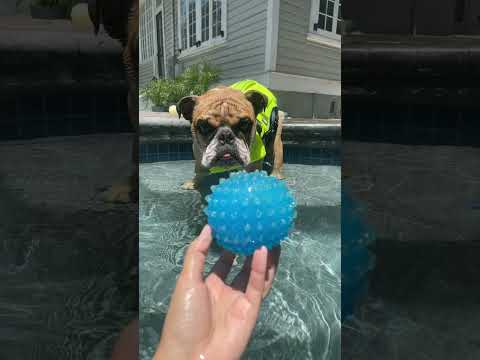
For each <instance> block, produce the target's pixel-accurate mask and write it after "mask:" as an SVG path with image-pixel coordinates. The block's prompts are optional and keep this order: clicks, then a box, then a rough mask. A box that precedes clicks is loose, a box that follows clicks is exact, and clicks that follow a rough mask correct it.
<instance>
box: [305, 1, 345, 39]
mask: <svg viewBox="0 0 480 360" xmlns="http://www.w3.org/2000/svg"><path fill="white" fill-rule="evenodd" d="M335 3H336V4H337V2H335ZM319 8H320V0H312V6H311V8H310V24H309V28H308V29H309V30H308V33H307V40H310V41H312V42H315V43H319V44H322V45H324V46H327V47H333V48H340V47H341V40H342V37H341V35H338V34H337V33H336V30H337V23H336V22H335V24H334V27H333V29H332V30H333V31H332V32H330V31H326V30H323V29H318V30H316V31H314V30H313V24H315V23H316V22H317V20H318V10H319ZM337 16H338V6H335V8H334V11H333V17H334V18H337Z"/></svg>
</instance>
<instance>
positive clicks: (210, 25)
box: [178, 0, 226, 55]
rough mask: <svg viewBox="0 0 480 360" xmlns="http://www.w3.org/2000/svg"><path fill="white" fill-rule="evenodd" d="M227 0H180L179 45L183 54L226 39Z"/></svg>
mask: <svg viewBox="0 0 480 360" xmlns="http://www.w3.org/2000/svg"><path fill="white" fill-rule="evenodd" d="M225 15H226V0H178V34H179V36H178V45H179V49H180V51H181V54H182V55H185V54H189V53H192V52H195V51H197V50H200V49H204V48H207V47H208V46H211V45H215V44H219V43H221V42H223V41H224V40H225V17H226V16H225Z"/></svg>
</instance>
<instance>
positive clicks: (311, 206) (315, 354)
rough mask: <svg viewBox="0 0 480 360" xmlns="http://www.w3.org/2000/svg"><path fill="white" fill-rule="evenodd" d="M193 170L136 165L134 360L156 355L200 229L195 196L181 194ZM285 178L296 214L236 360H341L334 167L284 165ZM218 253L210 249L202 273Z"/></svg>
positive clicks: (180, 164)
mask: <svg viewBox="0 0 480 360" xmlns="http://www.w3.org/2000/svg"><path fill="white" fill-rule="evenodd" d="M193 169H194V164H193V161H170V162H157V163H148V164H147V163H146V164H141V165H140V204H139V207H140V213H139V216H140V221H139V226H140V229H139V230H140V268H139V271H140V274H139V277H140V358H141V359H151V357H152V355H153V353H154V351H155V348H156V346H157V343H158V340H159V337H160V331H161V328H162V325H163V321H164V318H165V314H166V311H167V310H168V304H169V300H170V295H171V293H172V291H173V289H174V286H175V281H176V277H177V276H178V274H179V272H180V271H181V268H182V263H183V255H184V252H185V249H186V247H187V246H188V244H189V243H190V242H191V240H192V239H193V238H194V237H195V236H196V235H197V234H198V232H199V231H200V229H201V228H202V227H203V225H204V224H205V223H206V217H205V215H204V214H203V212H202V204H201V199H200V195H199V194H198V193H197V192H195V191H186V190H182V189H180V185H181V184H182V182H183V181H185V180H186V179H189V178H191V177H192V176H193ZM284 173H285V175H286V177H287V180H286V181H287V184H288V185H289V187H290V188H291V190H292V192H293V193H294V196H295V198H296V201H297V212H298V216H297V219H296V224H295V229H294V230H293V231H292V233H291V234H290V236H289V237H288V239H286V240H285V241H284V242H283V243H282V255H281V258H280V266H279V270H278V274H277V277H276V279H275V283H274V285H273V288H272V290H271V292H270V294H269V296H268V297H267V299H266V300H265V301H264V303H263V305H262V309H261V313H260V317H259V319H258V322H257V326H256V329H255V332H254V334H253V336H252V339H251V341H250V344H249V346H248V349H247V351H246V353H245V354H244V356H243V358H242V359H255V360H261V359H289V360H295V359H298V360H304V359H315V360H317V359H340V328H341V324H340V259H341V253H340V249H341V243H340V201H341V200H340V190H341V189H340V167H339V166H312V165H298V164H286V165H285V170H284ZM219 253H220V249H219V247H213V248H212V249H211V251H210V253H209V256H208V258H207V266H206V268H207V269H206V270H207V271H208V270H209V268H210V267H211V266H212V265H213V263H214V262H215V260H216V259H217V258H218V256H219ZM241 263H242V259H240V261H239V263H238V264H237V265H235V267H234V269H233V271H232V275H234V274H235V273H236V272H238V270H239V269H240V268H241Z"/></svg>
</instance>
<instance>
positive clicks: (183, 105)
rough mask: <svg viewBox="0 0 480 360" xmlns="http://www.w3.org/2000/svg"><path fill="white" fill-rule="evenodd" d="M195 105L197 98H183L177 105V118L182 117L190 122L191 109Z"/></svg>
mask: <svg viewBox="0 0 480 360" xmlns="http://www.w3.org/2000/svg"><path fill="white" fill-rule="evenodd" d="M196 103H197V96H185V97H183V98H181V99H180V101H179V102H178V103H177V113H178V118H180V116H182V115H183V117H184V119H187V120H188V121H190V122H192V116H193V109H194V107H195V105H196Z"/></svg>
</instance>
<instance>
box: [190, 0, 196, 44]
mask: <svg viewBox="0 0 480 360" xmlns="http://www.w3.org/2000/svg"><path fill="white" fill-rule="evenodd" d="M188 31H189V32H190V39H189V40H190V41H189V46H190V47H192V46H194V45H195V43H196V42H197V12H196V9H195V0H189V1H188Z"/></svg>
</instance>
